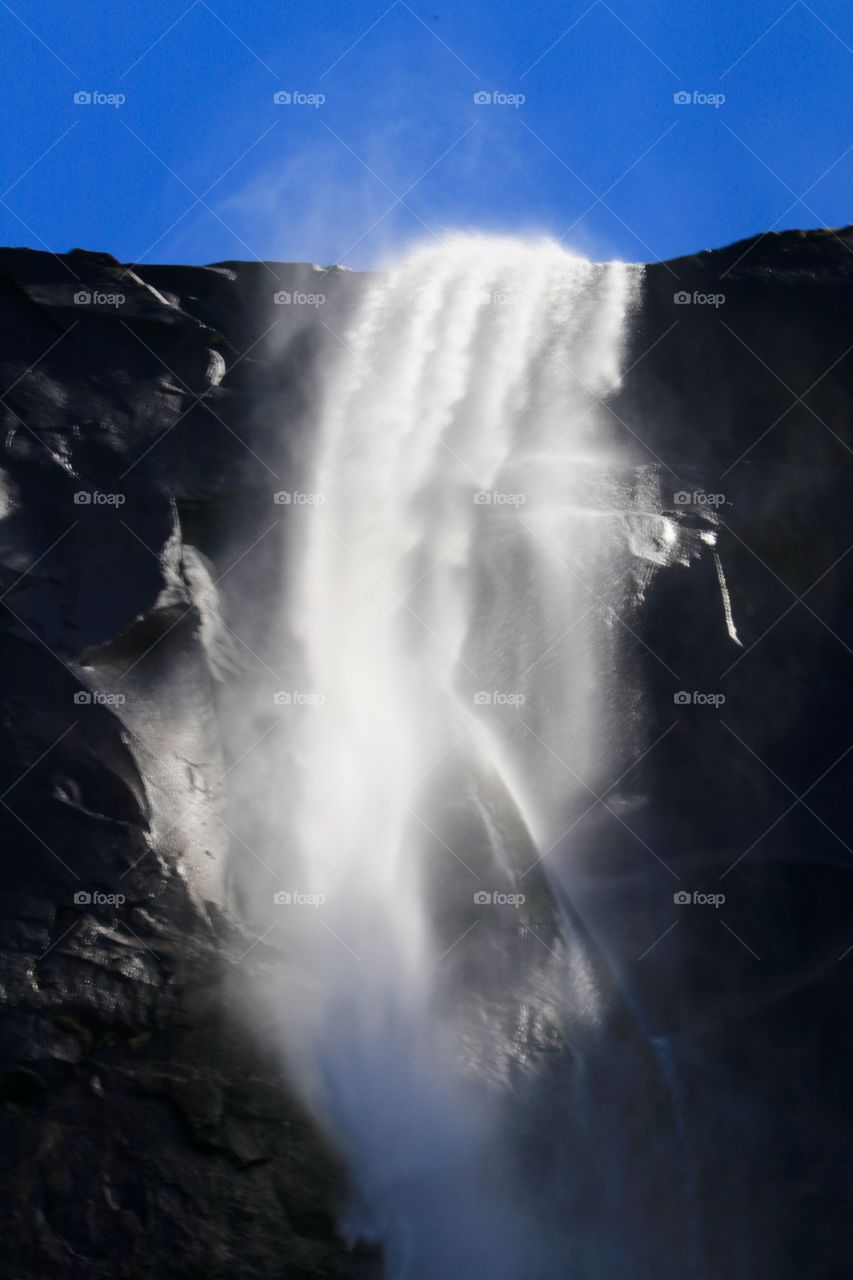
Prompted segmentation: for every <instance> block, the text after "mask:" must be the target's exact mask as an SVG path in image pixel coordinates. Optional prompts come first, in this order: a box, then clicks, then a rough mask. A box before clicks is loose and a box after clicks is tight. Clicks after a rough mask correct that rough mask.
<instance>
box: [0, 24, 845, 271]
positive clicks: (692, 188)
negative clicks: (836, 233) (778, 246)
mask: <svg viewBox="0 0 853 1280" xmlns="http://www.w3.org/2000/svg"><path fill="white" fill-rule="evenodd" d="M0 40H2V49H3V54H4V63H5V66H4V74H3V77H2V80H1V81H0V99H2V103H3V115H4V127H3V169H2V182H0V189H2V191H3V192H4V194H3V196H2V203H0V243H3V244H15V245H20V244H24V245H30V246H32V247H34V248H45V247H47V248H50V249H51V250H53V251H57V252H59V251H64V250H67V249H70V248H73V247H84V248H89V249H100V250H106V251H108V252H110V253H113V254H115V255H116V256H117V257H119V258H122V259H125V260H141V261H149V262H168V261H183V262H195V263H198V262H211V261H215V260H221V259H226V258H252V257H259V258H281V259H301V260H305V259H307V260H310V261H316V262H320V263H323V264H326V263H329V262H335V261H342V262H345V263H347V264H348V265H350V266H355V267H364V266H369V265H371V264H373V263H375V262H377V261H380V260H381V259H382V258H383V257H384V256H385V255H386V254H388V253H389V252H393V251H394V250H396V249H397V248H398V247H399V246H401V245H402V244H405V243H406V242H408V241H410V240H411V239H413V238H415V237H418V236H421V235H428V234H430V232H432V233H440V232H441V230H442V229H444V228H446V227H460V226H462V227H470V226H476V227H481V228H486V229H490V230H501V231H522V232H527V231H545V232H548V233H550V234H553V235H554V236H556V237H558V238H559V237H564V239H563V243H565V244H566V245H567V246H568V247H571V248H575V249H577V250H579V251H582V252H585V253H589V254H591V255H593V256H596V257H613V256H618V257H622V258H626V259H629V260H632V261H651V260H653V259H656V258H660V257H672V256H674V255H677V254H680V253H687V252H693V251H695V250H698V249H702V248H711V247H714V246H719V245H722V244H726V243H729V242H731V241H733V240H736V239H738V238H741V237H744V236H747V235H750V234H752V233H754V232H758V231H763V230H766V229H768V228H771V227H775V228H780V229H781V228H786V227H815V226H821V225H830V226H838V225H845V224H847V223H848V222H850V221H853V213H851V190H853V181H851V177H852V176H853V150H849V148H853V116H851V110H850V106H851V84H853V6H852V5H851V4H850V0H809V3H808V4H806V3H804V2H803V0H795V2H794V3H791V4H789V3H788V0H749V2H747V0H714V2H713V3H712V2H711V0H680V2H678V3H676V2H674V0H613V2H612V4H611V3H604V0H596V3H593V4H590V3H589V0H561V2H559V3H558V2H557V0H538V2H537V0H532V2H531V3H527V4H524V3H519V2H518V0H515V2H513V3H509V2H507V0H452V3H451V2H449V0H411V3H409V2H408V0H397V2H396V3H392V4H391V5H390V7H389V6H388V3H387V0H354V2H350V3H344V2H343V0H300V2H299V3H294V2H291V0H195V3H193V2H192V0H119V2H118V3H107V2H106V0H62V3H58V2H57V0H10V3H6V0H0ZM277 92H284V93H289V94H291V95H294V94H300V95H305V96H306V97H308V98H309V99H310V98H311V97H312V96H316V95H323V96H324V97H325V101H324V102H322V104H321V105H314V104H313V103H312V102H311V101H299V100H298V101H290V102H284V103H276V102H275V101H274V95H275V94H276V93H277ZM80 93H83V94H95V93H100V94H102V95H124V98H125V99H126V100H125V101H124V102H123V103H122V104H121V105H118V106H116V105H111V104H110V103H108V102H102V103H99V102H95V101H93V102H88V103H75V101H74V96H75V94H80ZM477 93H480V94H492V95H494V94H495V93H497V94H500V95H506V96H507V97H508V98H510V99H512V98H516V99H517V97H518V95H522V94H523V95H524V98H525V101H524V102H523V103H521V104H520V105H518V104H517V102H515V103H514V102H511V101H509V102H507V101H502V100H500V101H497V102H495V101H491V102H485V103H478V102H476V101H475V94H477ZM676 93H682V94H687V95H689V97H690V101H688V102H680V103H679V102H676V101H674V95H675V94H676ZM720 94H722V95H724V96H725V101H724V102H722V103H718V104H717V105H714V103H713V102H711V101H705V100H702V98H701V95H705V97H707V98H711V97H713V96H714V95H720ZM694 95H700V99H699V100H696V101H694ZM800 197H801V198H802V203H800V202H798V198H800ZM197 198H198V199H197Z"/></svg>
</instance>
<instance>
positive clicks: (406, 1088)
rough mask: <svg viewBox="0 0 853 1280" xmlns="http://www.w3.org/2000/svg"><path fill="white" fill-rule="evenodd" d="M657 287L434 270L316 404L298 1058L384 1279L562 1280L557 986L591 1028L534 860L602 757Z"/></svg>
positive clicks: (302, 743) (465, 268) (374, 330)
mask: <svg viewBox="0 0 853 1280" xmlns="http://www.w3.org/2000/svg"><path fill="white" fill-rule="evenodd" d="M638 278H639V270H638V269H637V268H633V267H629V266H626V265H624V264H620V263H612V264H596V263H592V262H588V261H586V260H585V259H583V258H580V257H577V256H573V255H572V254H570V253H567V252H565V251H564V250H563V249H562V248H561V247H560V246H558V245H557V244H555V243H553V242H550V241H541V242H528V241H522V240H516V239H508V238H498V237H488V236H477V235H453V236H450V237H447V238H445V239H442V240H441V241H439V242H436V243H434V244H426V245H423V246H421V247H418V248H416V249H415V250H413V251H412V252H410V253H409V254H408V256H407V257H406V258H405V259H404V261H402V262H401V263H400V264H398V266H397V269H396V270H394V271H392V272H390V273H388V274H387V275H382V276H377V277H376V278H375V279H374V280H373V281H372V282H370V283H369V285H368V286H367V288H366V291H365V296H364V298H363V300H362V302H361V304H360V309H359V312H358V314H357V316H356V317H355V319H354V321H353V323H352V325H351V328H350V330H349V331H348V332H347V333H344V334H342V335H340V337H341V344H342V345H341V354H340V359H339V362H338V365H337V367H336V368H333V369H332V370H331V371H329V373H328V378H327V381H326V385H325V389H324V395H323V401H322V404H321V406H320V409H319V414H318V420H317V424H316V440H315V443H314V448H315V457H314V465H313V477H312V478H311V480H310V482H308V483H307V484H306V493H305V495H303V497H304V502H303V507H304V509H303V510H302V512H301V519H300V522H299V527H298V531H297V533H296V534H295V535H294V538H295V543H294V545H293V547H292V564H291V566H290V570H289V572H290V579H291V582H292V587H291V595H290V598H289V601H288V609H289V610H290V613H291V617H292V618H293V619H294V620H295V621H294V623H293V625H294V626H295V628H296V630H297V634H298V640H299V644H300V647H301V652H302V661H303V663H304V672H305V677H304V678H305V682H306V683H305V686H304V687H305V691H306V693H305V696H304V698H303V700H302V701H303V704H304V705H302V706H301V707H300V708H299V709H298V715H295V717H294V720H293V725H294V729H293V733H292V755H293V761H294V768H295V775H296V777H295V787H296V795H297V798H296V802H295V811H294V812H293V813H292V814H291V815H290V816H289V819H288V823H289V828H290V831H291V833H292V838H293V841H294V842H295V846H296V852H297V857H298V860H299V867H300V870H299V876H300V877H301V878H300V890H301V891H302V893H303V894H304V895H305V900H306V901H309V902H313V903H315V904H316V903H319V904H320V906H319V907H318V908H317V909H316V910H313V911H306V912H303V913H302V914H301V916H300V919H299V922H298V923H297V924H295V925H294V933H293V937H294V939H295V942H294V945H295V947H296V949H297V951H298V952H299V953H300V956H301V960H302V966H303V971H304V974H305V975H306V989H307V990H308V991H309V993H310V994H309V995H307V996H304V997H303V998H302V999H301V1001H300V1010H299V1015H298V1023H299V1025H298V1029H297V1028H296V1026H295V1023H294V1024H293V1025H292V1026H291V1033H290V1044H289V1050H290V1054H291V1060H292V1062H293V1064H294V1067H295V1070H296V1072H297V1075H298V1077H299V1079H300V1080H301V1082H302V1084H303V1086H304V1088H305V1090H306V1092H307V1093H308V1095H309V1097H310V1098H311V1100H312V1102H313V1103H314V1105H315V1106H316V1107H317V1110H318V1112H319V1113H320V1114H322V1115H323V1116H324V1117H325V1118H326V1121H327V1123H328V1126H329V1130H330V1132H331V1133H332V1134H333V1136H334V1138H335V1141H336V1142H337V1143H338V1144H339V1146H341V1148H342V1149H343V1151H344V1154H345V1155H346V1158H347V1161H348V1164H349V1168H350V1173H351V1177H352V1180H353V1185H354V1187H355V1192H354V1199H353V1205H352V1208H351V1211H350V1215H349V1219H348V1229H349V1230H350V1232H351V1234H352V1235H353V1236H357V1235H359V1234H361V1235H365V1236H375V1237H378V1238H381V1239H382V1240H383V1241H384V1242H385V1245H386V1249H387V1252H388V1258H389V1274H390V1276H391V1277H392V1280H404V1278H405V1280H438V1277H441V1280H455V1278H456V1277H458V1278H459V1280H461V1278H462V1277H475V1280H476V1278H478V1277H485V1276H486V1275H488V1276H489V1277H490V1280H502V1278H503V1280H521V1278H522V1277H527V1276H531V1275H533V1274H534V1273H537V1280H542V1278H544V1277H545V1276H546V1275H549V1276H550V1275H551V1274H552V1272H551V1271H549V1270H548V1264H547V1263H546V1261H544V1260H543V1261H542V1263H541V1265H539V1269H538V1272H537V1264H533V1263H532V1262H531V1258H532V1256H533V1254H532V1250H533V1245H532V1243H531V1239H530V1236H529V1225H530V1224H529V1221H528V1220H527V1218H526V1213H527V1210H526V1209H525V1207H524V1205H523V1203H522V1198H521V1197H519V1196H518V1194H517V1187H516V1186H514V1184H513V1175H512V1172H511V1171H512V1168H513V1159H512V1158H511V1157H510V1156H509V1155H507V1154H506V1146H507V1143H509V1142H510V1141H511V1138H510V1137H509V1136H508V1134H509V1130H510V1129H511V1127H512V1126H511V1125H508V1124H507V1123H506V1117H505V1114H504V1112H505V1107H506V1099H507V1097H508V1096H509V1095H510V1094H511V1093H512V1090H513V1089H514V1088H515V1087H516V1083H517V1081H518V1079H519V1078H520V1075H519V1073H521V1075H523V1073H524V1072H525V1071H526V1070H528V1069H529V1068H530V1063H531V1061H532V1057H531V1055H532V1048H531V1046H533V1045H535V1043H537V1042H538V1041H543V1040H547V1037H548V1036H549V1035H551V1034H552V1031H551V1028H552V1026H553V1025H555V1024H556V1022H557V1021H558V1020H559V1019H558V1015H557V1013H556V1012H555V1011H554V1010H553V1009H551V1008H550V1006H549V1007H548V1008H545V1005H547V1003H548V1000H549V999H550V997H549V996H548V995H547V991H548V990H549V988H548V984H547V981H546V980H545V979H544V978H543V977H542V975H543V973H545V971H546V969H547V966H549V965H554V964H557V963H558V964H559V965H560V966H568V968H567V970H566V971H567V972H570V973H571V975H572V978H571V982H572V992H571V993H570V996H569V998H570V1001H572V1002H573V1008H571V1009H570V1010H569V1014H570V1016H571V1017H572V1018H573V1019H574V1021H575V1023H576V1024H577V1025H578V1026H580V1025H583V1024H584V1023H594V1021H595V1018H596V1007H595V1005H596V994H595V982H594V980H593V978H592V977H591V975H590V973H589V972H588V970H587V968H585V961H584V960H583V958H582V957H580V956H579V954H577V953H574V954H573V953H572V952H571V948H570V947H569V946H568V944H567V943H566V941H565V939H564V940H563V941H558V940H556V939H557V938H558V937H559V935H560V933H561V932H562V931H561V930H560V926H559V923H557V925H556V926H555V925H554V922H553V919H552V915H549V914H548V913H549V912H550V913H553V907H552V905H549V900H550V889H549V887H548V883H547V881H546V880H545V878H544V876H542V875H541V871H542V866H541V865H540V859H541V858H542V856H543V855H545V854H547V851H548V849H549V846H550V845H551V844H552V843H553V842H554V841H555V840H556V838H557V836H558V834H559V833H560V831H561V830H562V829H563V824H564V822H565V818H566V814H567V813H570V812H571V811H572V806H573V805H574V804H575V803H576V801H577V799H578V796H577V795H576V794H575V793H576V792H578V793H580V794H581V795H582V794H583V792H582V785H581V782H580V781H578V782H577V784H575V783H574V782H573V781H572V776H573V774H574V775H576V776H577V778H578V779H584V780H585V781H586V780H588V779H590V778H592V779H594V778H595V777H596V776H597V774H598V773H599V772H600V770H601V769H602V768H603V767H604V765H605V764H606V762H607V757H608V752H609V745H608V743H609V733H610V729H611V727H612V706H611V701H612V699H610V695H609V692H608V690H609V688H610V685H611V684H612V667H613V663H614V662H615V660H616V645H615V642H614V638H613V628H612V625H611V621H610V619H611V615H612V611H613V610H614V609H615V608H617V607H618V605H619V602H620V600H622V599H624V597H625V594H626V592H627V591H628V587H627V586H626V585H625V582H624V578H625V575H626V572H627V571H628V570H629V569H630V565H631V563H632V558H631V555H630V554H629V550H628V548H629V545H630V543H631V539H632V537H634V536H635V534H636V518H635V517H633V516H632V515H631V513H630V511H628V512H627V514H626V501H625V492H624V485H623V484H622V483H621V479H620V473H619V467H620V466H621V461H620V455H619V449H620V447H621V446H620V445H619V444H618V439H619V437H618V434H617V432H618V426H619V424H618V423H616V422H615V421H614V419H613V416H612V415H611V414H610V413H609V412H608V410H607V409H606V407H605V405H604V403H603V401H604V400H605V399H606V397H607V395H608V394H609V393H610V392H612V391H613V390H614V388H616V386H617V385H618V382H619V377H620V364H621V357H622V342H623V331H624V328H625V321H626V315H627V314H628V313H629V310H630V306H631V302H632V297H633V295H634V292H635V290H636V282H637V280H638ZM635 499H636V500H635V501H634V507H635V508H637V507H638V504H639V507H642V505H643V504H642V501H641V499H640V498H639V497H636V495H635ZM628 505H630V504H628ZM632 520H633V521H634V523H633V524H632ZM644 554H645V553H644ZM634 558H635V559H636V556H635V557H634ZM652 558H653V557H652ZM543 886H544V887H543ZM531 903H533V904H534V907H535V910H534V912H533V917H534V918H531V915H530V908H531ZM525 908H526V909H527V914H525ZM546 916H547V917H548V923H543V920H544V919H545V917H546ZM545 928H548V929H551V930H552V931H553V930H554V929H556V931H557V932H556V933H549V934H548V937H549V938H550V939H551V941H549V943H548V946H547V947H546V948H544V949H543V947H539V946H538V942H540V941H542V936H541V932H540V935H538V936H537V937H533V938H532V941H528V942H527V943H526V944H525V943H520V942H519V937H520V936H521V935H523V934H525V933H527V934H528V937H532V933H531V931H535V930H537V929H538V930H540V931H541V930H542V929H545ZM546 951H547V953H548V954H546ZM549 956H554V957H558V959H557V960H552V959H549ZM528 969H529V970H530V973H528V972H527V970H528ZM534 970H535V971H536V973H537V974H538V975H539V976H538V977H537V978H536V980H535V982H534V980H533V978H532V977H531V976H530V974H531V973H532V972H533V971H534ZM561 972H562V970H561ZM537 984H539V985H538V986H537ZM555 985H559V984H555ZM534 988H535V990H536V991H537V992H539V993H540V995H531V992H533V991H534ZM460 991H461V992H462V994H461V995H460ZM543 992H544V993H545V994H544V995H542V994H541V993H543ZM540 998H541V1001H544V1004H541V1003H540V1004H537V1002H538V1001H539V1000H540ZM561 998H563V999H565V998H566V993H565V990H564V989H563V990H562V993H561ZM554 999H555V1000H556V996H555V997H554ZM554 1034H555V1035H556V1034H557V1033H556V1032H554ZM514 1082H516V1083H514ZM564 1263H565V1260H564ZM553 1274H554V1275H559V1276H564V1275H567V1274H571V1270H570V1269H568V1270H567V1268H566V1266H565V1265H561V1266H556V1267H555V1269H554V1271H553Z"/></svg>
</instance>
